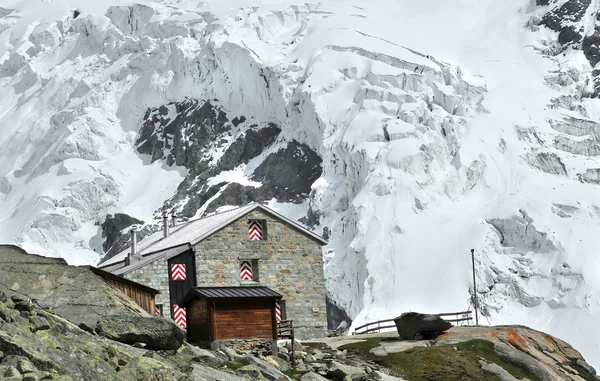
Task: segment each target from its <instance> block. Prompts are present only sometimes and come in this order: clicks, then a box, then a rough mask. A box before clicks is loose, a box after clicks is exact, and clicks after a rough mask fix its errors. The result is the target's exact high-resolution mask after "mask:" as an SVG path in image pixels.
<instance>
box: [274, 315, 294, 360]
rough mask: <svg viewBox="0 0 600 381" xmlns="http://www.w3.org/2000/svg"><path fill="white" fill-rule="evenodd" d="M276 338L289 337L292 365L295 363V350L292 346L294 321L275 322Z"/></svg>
mask: <svg viewBox="0 0 600 381" xmlns="http://www.w3.org/2000/svg"><path fill="white" fill-rule="evenodd" d="M277 338H278V339H290V341H291V344H292V356H291V360H292V365H295V363H296V361H295V359H294V354H295V350H294V347H295V346H296V345H295V342H294V321H293V320H280V321H278V322H277Z"/></svg>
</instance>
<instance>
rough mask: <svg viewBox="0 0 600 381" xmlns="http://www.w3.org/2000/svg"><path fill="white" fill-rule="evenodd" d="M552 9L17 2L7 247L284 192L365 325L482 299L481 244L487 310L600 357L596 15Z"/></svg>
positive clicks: (10, 77)
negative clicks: (112, 220)
mask: <svg viewBox="0 0 600 381" xmlns="http://www.w3.org/2000/svg"><path fill="white" fill-rule="evenodd" d="M538 2H540V1H538ZM540 3H542V2H540ZM544 3H548V4H546V5H543V6H536V1H534V0H505V1H502V2H498V1H496V0H467V1H449V0H432V1H421V2H419V1H413V0H393V1H392V0H372V1H368V2H365V1H358V0H356V1H351V0H347V1H343V0H340V1H335V2H330V1H325V2H318V3H317V2H315V3H311V2H308V3H307V2H304V1H302V2H300V1H298V2H293V0H281V1H276V0H271V1H267V0H254V1H252V2H250V4H251V5H248V4H249V2H247V1H241V0H228V1H216V0H215V1H214V2H212V3H211V2H208V1H207V2H200V1H186V0H167V1H160V2H153V1H145V2H143V4H141V3H140V4H138V3H133V2H130V1H124V0H99V1H93V2H88V1H83V0H81V1H77V0H55V1H53V2H46V1H45V2H39V1H37V0H35V1H34V0H20V1H17V0H6V1H4V2H3V5H2V8H0V17H1V18H0V87H1V88H2V90H3V91H2V92H1V93H0V143H1V144H2V147H3V149H2V150H0V202H1V203H2V208H0V240H1V241H5V242H8V241H10V242H16V243H18V244H20V245H21V246H23V247H25V248H26V249H28V250H30V251H34V252H39V253H46V254H47V255H49V256H62V257H65V258H66V259H67V260H68V261H69V262H70V263H75V264H79V263H96V262H98V260H99V259H100V257H101V254H102V253H103V252H106V251H109V250H106V246H104V247H103V243H104V242H105V241H106V240H107V238H106V237H105V236H104V235H103V232H102V230H101V228H100V225H101V224H102V223H103V222H104V221H105V219H106V216H107V215H108V214H114V213H125V214H128V215H130V216H132V217H135V218H137V219H139V220H142V221H144V222H145V223H146V225H147V228H148V229H149V230H152V229H150V227H152V226H154V225H155V224H156V223H157V222H158V221H159V219H160V216H161V214H162V212H163V211H168V212H171V211H176V212H178V213H180V215H182V216H183V217H184V218H195V217H199V216H201V215H203V214H204V213H207V212H211V211H214V210H217V209H219V208H220V207H225V206H231V205H241V204H245V203H247V202H248V201H251V200H259V201H264V202H269V204H270V205H271V206H273V207H274V208H275V209H277V210H279V211H280V212H281V213H283V214H286V215H289V216H290V217H293V218H295V219H299V220H300V221H303V222H304V223H305V224H307V225H309V227H310V228H311V229H313V230H315V231H316V232H317V233H323V234H325V235H327V236H328V239H329V241H330V245H329V247H328V249H329V250H328V251H327V253H326V256H325V260H326V274H327V277H328V279H327V282H328V292H329V295H330V296H331V299H332V302H333V303H335V305H336V306H337V307H339V308H341V309H343V310H344V311H346V313H347V314H348V316H349V317H350V318H351V319H353V320H354V321H353V326H357V325H360V324H363V323H364V322H366V321H370V320H377V319H379V318H388V317H391V316H394V315H396V314H398V313H400V312H403V311H407V310H413V311H420V312H443V311H454V310H462V309H464V308H467V307H468V306H469V299H470V296H469V295H470V292H472V289H471V281H470V276H471V273H470V271H471V267H470V261H471V259H470V249H471V248H474V249H475V250H476V268H477V279H478V289H477V293H478V295H479V298H480V304H481V310H482V313H483V314H484V317H483V322H487V321H489V322H490V323H493V324H506V323H520V324H526V325H529V326H532V327H534V328H537V329H540V330H544V331H546V332H549V333H551V334H553V335H555V336H558V337H560V338H563V339H565V340H567V341H569V342H570V343H571V344H573V345H574V346H575V347H577V348H581V350H582V353H583V355H584V356H585V357H586V359H588V360H589V361H590V363H592V364H593V365H595V366H596V367H598V366H600V347H599V344H598V343H597V340H596V339H595V338H594V337H591V335H590V334H589V333H590V332H595V331H596V328H597V327H598V325H599V324H600V314H599V313H598V307H599V302H600V300H599V297H600V291H599V289H598V288H599V286H600V276H598V272H597V268H598V266H599V265H600V263H599V262H600V259H599V257H598V256H597V255H596V253H595V251H596V250H597V249H596V247H597V244H596V242H597V237H598V236H600V224H599V219H600V206H598V205H597V204H598V201H597V200H598V190H599V189H598V184H599V183H600V160H599V159H598V158H599V157H600V138H599V136H600V124H598V123H597V121H598V113H599V110H600V108H599V107H598V100H597V99H595V98H593V95H594V94H595V93H596V91H595V89H594V83H595V82H598V81H595V78H594V77H595V76H596V75H597V74H598V72H597V71H596V70H594V66H593V65H596V63H597V61H598V60H597V59H596V58H595V57H596V56H594V54H593V49H592V48H590V46H592V47H593V46H595V45H594V44H595V41H596V40H595V38H596V37H595V33H596V32H595V28H594V25H595V24H594V23H595V22H596V14H597V11H598V10H597V9H596V7H597V5H596V2H591V3H590V2H589V1H587V2H586V1H583V0H581V1H579V2H578V1H572V0H569V1H567V2H565V1H559V2H554V1H546V2H544ZM564 4H567V5H568V7H567V8H568V9H565V5H564ZM569 7H570V8H569ZM581 7H583V9H584V10H585V11H584V12H583V13H582V11H581ZM75 9H77V10H78V11H77V12H74V10H75ZM563 19H564V20H563ZM563 21H564V23H563ZM567 21H568V22H567ZM567 24H568V25H567ZM573 25H575V26H573ZM573 30H576V31H581V30H585V32H584V33H586V36H588V37H586V38H585V39H584V41H587V42H585V43H584V44H583V45H582V44H580V43H579V41H581V40H582V37H581V36H580V35H577V36H579V38H577V36H574V35H573V33H570V32H569V31H571V32H572V31H573ZM577 33H579V32H577ZM561 36H562V38H561ZM565 36H567V37H569V38H567V37H565ZM586 44H587V45H586ZM582 46H583V48H581V47H582ZM580 49H582V50H580ZM124 221H134V220H133V219H127V218H125V219H124ZM120 228H122V226H119V229H120ZM113 230H118V229H117V228H114V227H113ZM122 231H123V232H124V231H125V229H123V230H122ZM122 237H124V238H125V239H126V237H127V235H126V234H125V235H123V236H122ZM119 239H120V238H119ZM115 240H117V238H115V237H110V242H114V241H115ZM117 243H118V242H117ZM117 243H115V245H117ZM120 245H121V246H118V245H117V246H118V248H119V249H121V248H122V245H123V243H122V242H121V243H120ZM117 251H118V250H117ZM573 327H577V329H574V328H573Z"/></svg>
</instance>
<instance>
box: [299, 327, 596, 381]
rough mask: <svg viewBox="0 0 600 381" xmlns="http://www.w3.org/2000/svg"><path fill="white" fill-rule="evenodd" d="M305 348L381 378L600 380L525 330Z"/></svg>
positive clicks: (323, 342) (568, 353)
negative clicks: (340, 358)
mask: <svg viewBox="0 0 600 381" xmlns="http://www.w3.org/2000/svg"><path fill="white" fill-rule="evenodd" d="M304 345H305V346H308V347H313V348H314V347H318V348H319V352H325V353H327V354H328V355H329V356H332V355H333V356H340V357H341V356H343V357H344V361H343V362H344V366H347V365H349V364H352V365H354V366H358V367H360V368H362V369H364V371H365V374H366V375H367V377H370V375H371V374H373V373H376V374H377V375H378V376H379V377H380V378H375V379H381V380H438V379H444V380H476V381H515V380H525V379H528V380H543V381H546V380H548V381H550V380H552V381H553V380H563V381H575V380H577V381H582V380H586V381H591V380H598V379H599V378H598V377H597V376H596V371H595V370H594V368H593V367H591V366H590V365H589V364H588V363H587V362H586V361H585V359H584V358H583V357H582V356H581V354H580V353H579V352H578V351H576V350H575V349H573V347H571V346H570V345H569V344H567V343H565V342H564V341H562V340H560V339H558V338H556V337H552V336H550V335H547V334H545V333H543V332H539V331H536V330H533V329H530V328H527V327H523V326H497V327H452V328H450V329H449V330H448V331H447V332H446V333H444V334H442V335H440V336H438V337H437V338H436V339H435V340H414V341H405V340H402V339H400V338H399V337H398V335H397V333H396V332H386V333H375V334H369V335H357V336H344V337H335V338H325V339H313V340H307V341H305V342H304ZM314 351H315V350H313V352H314ZM338 358H339V357H338ZM334 363H335V361H332V362H331V364H334ZM378 367H380V368H379V369H378ZM330 369H333V365H331V366H330ZM383 371H385V373H382V372H383ZM347 375H349V374H348V373H346V375H344V377H346V376H347ZM396 376H400V377H401V378H400V379H398V378H395V377H396ZM357 377H358V376H357ZM307 379H308V380H311V379H312V378H308V377H307ZM348 379H349V378H348ZM352 379H353V378H352ZM368 379H371V378H368Z"/></svg>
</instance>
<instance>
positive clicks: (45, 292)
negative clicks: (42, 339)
mask: <svg viewBox="0 0 600 381" xmlns="http://www.w3.org/2000/svg"><path fill="white" fill-rule="evenodd" d="M0 291H3V292H4V293H6V295H8V296H9V297H10V296H18V297H20V298H23V299H32V300H34V301H35V303H36V304H37V305H38V306H40V307H42V308H44V309H47V310H49V311H52V313H54V314H56V315H58V316H60V317H62V318H63V319H66V320H68V321H70V322H71V323H73V324H75V325H78V326H80V325H84V326H87V327H89V328H94V327H95V326H96V324H97V322H98V320H100V318H101V317H103V316H106V315H128V314H134V315H139V316H150V315H149V314H148V313H146V311H144V310H143V309H141V308H140V307H139V306H138V305H137V304H135V302H133V300H131V299H129V298H128V297H127V296H126V295H125V294H123V293H122V292H120V291H118V290H117V289H116V288H114V287H112V286H110V285H109V284H108V283H106V282H105V281H104V279H102V278H101V277H99V276H97V275H96V274H94V273H93V272H91V271H90V270H88V269H86V268H82V267H77V266H69V265H68V264H67V263H66V262H65V261H64V260H63V259H62V258H49V257H43V256H40V255H35V254H29V253H27V252H26V251H25V250H23V249H21V248H19V247H17V246H14V245H0Z"/></svg>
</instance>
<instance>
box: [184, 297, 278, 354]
mask: <svg viewBox="0 0 600 381" xmlns="http://www.w3.org/2000/svg"><path fill="white" fill-rule="evenodd" d="M281 297H282V296H281V295H280V294H278V293H277V292H275V291H273V290H271V289H270V288H268V287H264V286H257V287H255V286H252V287H249V286H248V287H244V286H243V287H194V288H192V290H191V291H190V292H189V293H188V295H187V296H186V297H185V298H184V300H183V301H182V302H181V303H180V306H181V307H183V308H186V312H187V336H188V342H190V343H196V344H201V343H211V342H214V341H217V340H230V339H272V340H275V339H276V338H277V319H276V317H275V308H276V302H277V301H278V300H280V299H281Z"/></svg>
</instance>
